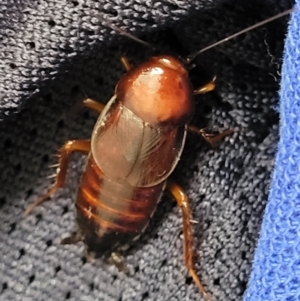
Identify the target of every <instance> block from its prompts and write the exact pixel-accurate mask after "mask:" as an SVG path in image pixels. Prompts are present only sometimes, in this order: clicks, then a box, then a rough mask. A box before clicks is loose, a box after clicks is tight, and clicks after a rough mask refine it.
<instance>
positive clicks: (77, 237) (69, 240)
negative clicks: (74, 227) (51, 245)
mask: <svg viewBox="0 0 300 301" xmlns="http://www.w3.org/2000/svg"><path fill="white" fill-rule="evenodd" d="M80 241H82V235H81V234H80V233H79V232H75V233H72V234H71V235H70V236H68V237H66V238H64V239H63V240H62V241H61V242H60V244H61V245H75V244H77V243H78V242H80Z"/></svg>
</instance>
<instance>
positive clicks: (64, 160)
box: [25, 140, 91, 215]
mask: <svg viewBox="0 0 300 301" xmlns="http://www.w3.org/2000/svg"><path fill="white" fill-rule="evenodd" d="M90 149H91V142H90V140H70V141H67V142H66V143H65V144H64V145H63V146H62V148H61V149H60V150H59V159H58V168H57V174H56V177H55V178H56V179H55V183H54V184H53V185H52V186H51V187H50V188H49V189H48V191H47V192H46V193H45V194H43V195H42V196H41V197H40V198H39V199H37V201H36V202H34V203H33V204H31V205H30V206H28V208H27V209H26V211H25V214H26V215H27V214H29V213H30V212H31V211H32V210H33V209H34V208H35V207H37V206H38V205H40V204H42V203H43V202H45V201H46V200H47V199H48V198H49V197H52V196H53V195H54V193H55V192H56V191H57V190H58V189H59V188H61V187H63V186H64V184H65V179H66V173H67V168H68V163H69V158H70V155H71V154H72V153H73V152H82V153H88V152H89V151H90Z"/></svg>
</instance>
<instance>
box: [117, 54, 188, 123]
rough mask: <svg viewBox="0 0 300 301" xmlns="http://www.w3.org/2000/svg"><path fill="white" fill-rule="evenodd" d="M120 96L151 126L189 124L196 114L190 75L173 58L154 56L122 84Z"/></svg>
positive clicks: (118, 91) (118, 96) (182, 65)
mask: <svg viewBox="0 0 300 301" xmlns="http://www.w3.org/2000/svg"><path fill="white" fill-rule="evenodd" d="M116 95H117V98H118V99H119V100H120V101H121V102H123V104H124V105H125V106H126V107H127V108H129V109H130V110H131V111H132V112H133V113H134V114H135V115H137V116H138V117H139V118H141V119H143V120H144V121H145V122H148V123H150V124H157V123H162V122H171V123H174V124H176V125H181V124H185V123H187V122H188V121H189V119H190V118H191V115H192V113H193V99H192V87H191V84H190V81H189V78H188V72H187V70H186V69H185V67H184V64H183V63H182V62H180V61H179V60H178V59H176V58H174V57H172V56H157V57H152V58H151V59H150V60H149V61H146V62H145V63H142V64H141V65H139V66H137V67H136V68H133V69H131V70H130V71H129V72H128V73H126V74H125V75H124V76H123V77H122V78H121V80H120V81H119V83H118V85H117V87H116Z"/></svg>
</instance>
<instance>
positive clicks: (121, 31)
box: [98, 15, 155, 49]
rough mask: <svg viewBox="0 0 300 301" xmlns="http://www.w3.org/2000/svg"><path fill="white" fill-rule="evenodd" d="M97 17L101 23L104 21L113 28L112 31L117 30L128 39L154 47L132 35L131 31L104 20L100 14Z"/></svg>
mask: <svg viewBox="0 0 300 301" xmlns="http://www.w3.org/2000/svg"><path fill="white" fill-rule="evenodd" d="M98 19H99V20H100V21H102V22H103V23H105V25H107V26H108V27H110V28H111V29H112V30H114V31H116V32H118V33H120V34H121V35H123V36H126V37H128V38H130V39H132V40H134V41H136V42H138V43H140V44H143V45H145V46H147V47H150V48H152V49H155V48H154V47H153V46H152V45H151V44H150V43H147V42H145V41H143V40H141V39H139V38H137V37H136V36H134V35H133V34H131V33H129V32H127V31H125V30H123V29H121V28H120V27H118V26H115V25H114V24H113V23H112V22H111V21H109V20H106V19H105V18H103V17H102V16H100V15H99V16H98Z"/></svg>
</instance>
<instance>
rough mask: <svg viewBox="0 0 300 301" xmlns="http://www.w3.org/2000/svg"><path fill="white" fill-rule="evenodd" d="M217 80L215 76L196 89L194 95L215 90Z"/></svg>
mask: <svg viewBox="0 0 300 301" xmlns="http://www.w3.org/2000/svg"><path fill="white" fill-rule="evenodd" d="M215 80H216V78H215V77H214V78H213V79H212V80H211V81H210V82H209V83H207V84H205V85H204V86H201V87H199V88H197V89H196V90H194V91H193V93H194V95H198V94H205V93H207V92H210V91H213V90H214V89H215V87H216V84H215Z"/></svg>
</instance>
